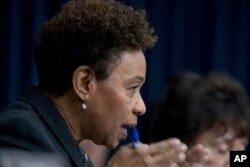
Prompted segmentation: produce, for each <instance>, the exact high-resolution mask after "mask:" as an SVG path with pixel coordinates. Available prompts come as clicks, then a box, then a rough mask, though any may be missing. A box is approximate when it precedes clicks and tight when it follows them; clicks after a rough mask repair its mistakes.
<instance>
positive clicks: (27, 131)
mask: <svg viewBox="0 0 250 167" xmlns="http://www.w3.org/2000/svg"><path fill="white" fill-rule="evenodd" d="M1 149H2V150H3V149H4V150H6V149H7V150H8V149H16V150H23V151H27V152H43V153H44V152H45V153H46V152H48V153H56V154H58V155H60V156H61V157H62V158H63V159H64V160H65V166H71V167H84V166H87V167H92V166H93V165H92V163H91V161H90V160H89V161H87V163H85V162H86V161H85V160H86V158H85V156H83V155H82V152H81V151H80V149H79V146H78V145H77V144H76V143H75V142H74V140H73V137H72V135H71V133H70V131H69V129H68V127H67V125H66V124H65V122H64V120H63V118H62V117H61V115H60V114H59V112H58V110H57V109H56V107H55V106H54V105H53V103H52V102H51V101H50V99H49V98H48V97H47V96H46V95H45V94H44V93H43V92H42V91H41V90H39V89H38V88H37V87H35V86H31V87H29V88H28V89H27V90H26V92H25V94H24V96H23V97H22V98H21V99H20V100H19V101H18V102H16V103H14V104H12V105H10V106H8V107H7V108H5V109H4V110H3V111H1V112H0V150H1Z"/></svg>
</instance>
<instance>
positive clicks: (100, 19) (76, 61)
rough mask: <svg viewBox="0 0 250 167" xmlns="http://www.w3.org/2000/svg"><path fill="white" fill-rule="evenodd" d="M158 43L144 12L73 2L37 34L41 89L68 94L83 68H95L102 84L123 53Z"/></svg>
mask: <svg viewBox="0 0 250 167" xmlns="http://www.w3.org/2000/svg"><path fill="white" fill-rule="evenodd" d="M156 40H157V37H156V36H155V35H154V29H153V28H152V27H151V26H150V25H149V23H148V21H147V18H146V12H145V10H135V9H133V8H132V7H129V6H126V5H124V4H122V3H121V2H117V1H115V0H71V1H69V2H68V3H67V4H65V5H64V6H63V8H62V10H61V11H60V12H59V13H57V14H56V15H55V16H54V17H53V18H52V19H51V20H49V21H48V22H47V23H45V24H44V25H43V27H42V30H41V31H40V33H39V34H38V41H37V45H36V47H35V52H34V57H35V62H36V65H37V73H38V79H39V87H40V88H41V89H42V90H44V91H46V92H48V93H49V94H53V95H63V94H64V93H65V92H66V91H68V90H69V88H70V87H71V86H72V76H73V72H74V70H75V69H76V68H77V67H78V66H81V65H87V66H89V67H90V68H92V69H93V70H94V72H95V74H96V78H97V80H104V79H106V78H107V77H108V75H109V74H110V71H111V70H112V69H111V67H112V64H114V63H115V62H116V61H117V60H118V59H119V58H120V54H119V53H121V52H122V51H125V50H143V51H144V50H145V49H147V48H149V47H152V46H153V45H154V43H155V42H156Z"/></svg>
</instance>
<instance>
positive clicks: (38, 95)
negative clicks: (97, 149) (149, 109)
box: [0, 0, 186, 167]
mask: <svg viewBox="0 0 250 167" xmlns="http://www.w3.org/2000/svg"><path fill="white" fill-rule="evenodd" d="M145 16H146V15H145V12H144V11H143V10H135V9H133V8H131V7H128V6H125V5H123V4H121V3H119V2H116V1H112V0H105V1H103V0H95V1H93V0H84V1H83V0H71V1H69V2H68V3H67V4H65V5H64V6H63V8H62V10H61V11H60V12H59V13H57V14H56V15H55V16H54V17H53V18H52V19H51V20H49V21H48V22H47V23H45V24H44V26H43V28H42V30H41V32H40V33H39V36H38V41H37V45H36V48H35V53H34V57H35V62H36V66H37V74H38V78H39V84H38V86H31V87H29V88H28V89H27V90H26V92H25V93H24V96H23V97H22V98H21V99H20V100H19V101H18V102H17V103H15V104H12V105H10V106H9V107H7V108H6V109H5V110H4V111H2V112H1V113H0V131H1V133H0V147H1V149H6V150H9V149H15V150H21V151H26V152H30V153H33V152H46V153H56V154H59V155H60V156H61V157H62V158H63V159H64V161H65V166H78V167H82V166H92V164H91V161H88V157H87V156H86V154H85V153H84V150H82V148H80V147H79V146H78V144H79V143H80V142H81V141H83V140H85V139H89V140H92V141H93V142H94V143H96V144H98V145H105V146H106V147H108V148H115V147H117V145H118V143H119V142H120V140H122V139H125V138H127V135H128V134H127V128H132V127H135V126H136V125H137V117H138V116H139V115H143V114H144V113H145V111H146V108H145V104H144V102H143V100H142V97H141V95H140V88H141V87H142V85H143V83H144V81H145V74H146V61H145V57H144V54H143V51H144V50H145V49H147V48H149V47H152V46H153V45H154V43H155V41H156V37H155V36H154V35H153V29H152V28H151V27H150V26H149V24H148V22H147V21H146V19H145ZM185 151H186V146H185V144H183V143H181V142H180V141H179V140H178V139H175V138H174V139H170V140H166V141H162V142H159V143H153V144H150V145H144V144H141V143H138V144H137V145H136V148H135V149H133V148H131V146H130V145H128V146H124V147H122V148H121V149H119V150H118V152H117V153H116V154H115V155H114V156H113V157H112V159H111V160H110V161H109V162H108V166H109V167H115V166H119V167H122V166H126V167H130V166H131V167H134V166H154V167H157V166H164V165H171V164H173V163H178V162H180V161H183V160H184V159H185ZM34 165H35V164H34Z"/></svg>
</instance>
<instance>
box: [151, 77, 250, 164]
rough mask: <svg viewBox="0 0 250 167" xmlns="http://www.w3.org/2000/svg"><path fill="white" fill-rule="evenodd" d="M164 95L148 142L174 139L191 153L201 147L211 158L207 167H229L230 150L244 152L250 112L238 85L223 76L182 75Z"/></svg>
mask: <svg viewBox="0 0 250 167" xmlns="http://www.w3.org/2000/svg"><path fill="white" fill-rule="evenodd" d="M165 95H166V96H165V98H164V99H163V100H162V102H161V103H160V105H159V108H158V109H157V110H156V112H155V116H154V118H153V119H152V122H151V128H152V129H151V137H152V139H151V142H156V141H158V140H161V139H166V138H171V137H173V136H175V137H178V138H179V139H181V140H182V141H183V142H185V143H186V144H187V145H188V147H189V148H190V149H192V147H194V146H195V145H197V144H202V145H203V146H205V147H206V150H207V153H208V156H209V157H210V159H209V161H207V162H206V163H205V164H206V167H208V166H210V167H228V166H229V162H230V161H229V152H230V150H244V149H245V147H246V145H247V143H248V136H249V128H250V126H249V120H250V117H249V116H250V111H249V104H248V96H247V94H246V93H245V90H244V89H243V87H242V86H241V85H240V83H239V82H238V81H236V80H235V79H233V78H231V77H230V76H228V75H227V74H224V73H211V74H209V75H207V76H201V75H198V74H196V73H190V72H184V73H180V74H178V75H176V76H174V77H173V78H172V79H171V80H170V81H169V83H168V86H167V91H166V92H165ZM172 127H175V128H172ZM156 129H158V131H156ZM159 129H160V130H159ZM187 155H189V151H188V153H187ZM191 159H192V158H191ZM193 165H194V164H193V163H191V164H190V163H189V164H188V163H186V164H185V166H193Z"/></svg>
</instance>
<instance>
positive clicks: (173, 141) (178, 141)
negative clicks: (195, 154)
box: [171, 139, 181, 145]
mask: <svg viewBox="0 0 250 167" xmlns="http://www.w3.org/2000/svg"><path fill="white" fill-rule="evenodd" d="M171 143H172V144H174V145H178V144H180V143H181V141H180V140H179V139H173V140H172V141H171Z"/></svg>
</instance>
